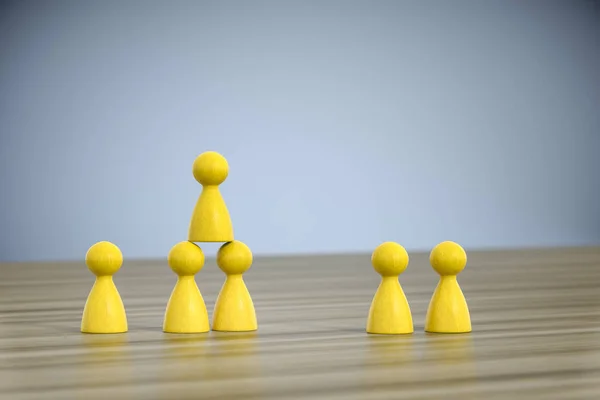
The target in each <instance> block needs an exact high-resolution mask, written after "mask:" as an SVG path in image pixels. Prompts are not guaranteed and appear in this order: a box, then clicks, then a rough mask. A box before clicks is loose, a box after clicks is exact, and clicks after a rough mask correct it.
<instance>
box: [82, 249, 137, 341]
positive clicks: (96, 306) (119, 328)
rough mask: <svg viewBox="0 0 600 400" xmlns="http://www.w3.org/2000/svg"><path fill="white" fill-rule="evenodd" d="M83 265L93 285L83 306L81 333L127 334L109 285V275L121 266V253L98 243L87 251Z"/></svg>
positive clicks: (122, 310)
mask: <svg viewBox="0 0 600 400" xmlns="http://www.w3.org/2000/svg"><path fill="white" fill-rule="evenodd" d="M85 263H86V264H87V267H88V268H89V270H90V271H92V273H93V274H94V275H96V281H95V282H94V286H92V290H91V291H90V293H89V295H88V298H87V301H86V302H85V307H84V309H83V316H82V318H81V332H83V333H123V332H127V316H126V314H125V307H124V306H123V301H122V300H121V296H120V295H119V291H118V290H117V287H116V286H115V283H114V282H113V275H114V274H116V273H117V271H118V270H119V269H120V268H121V265H123V254H122V253H121V250H119V248H118V247H117V246H115V245H114V244H112V243H110V242H98V243H96V244H94V245H93V246H92V247H90V248H89V250H88V252H87V254H86V255H85Z"/></svg>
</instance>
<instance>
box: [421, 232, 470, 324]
mask: <svg viewBox="0 0 600 400" xmlns="http://www.w3.org/2000/svg"><path fill="white" fill-rule="evenodd" d="M429 262H430V263H431V266H432V267H433V269H434V270H435V271H436V272H437V273H438V274H440V281H439V283H438V285H437V287H436V288H435V292H434V293H433V296H432V298H431V302H430V303H429V308H428V309H427V317H426V319H425V331H426V332H435V333H467V332H471V317H470V315H469V307H468V306H467V300H466V299H465V296H464V295H463V292H462V290H461V289H460V286H459V285H458V281H457V279H456V276H457V275H458V274H459V273H460V272H461V271H462V270H463V269H464V268H465V266H466V265H467V253H465V250H464V249H463V248H462V247H461V246H460V245H458V244H457V243H454V242H449V241H446V242H442V243H440V244H438V245H437V246H435V247H434V248H433V250H432V251H431V254H430V255H429Z"/></svg>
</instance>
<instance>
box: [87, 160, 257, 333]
mask: <svg viewBox="0 0 600 400" xmlns="http://www.w3.org/2000/svg"><path fill="white" fill-rule="evenodd" d="M192 170H193V174H194V178H196V180H197V181H198V183H200V184H201V185H202V192H201V193H200V197H199V198H198V201H197V202H196V206H195V207H194V211H193V214H192V218H191V221H190V226H189V232H188V240H187V241H183V242H180V243H177V244H176V245H175V246H173V247H172V248H171V251H170V252H169V255H168V264H169V266H170V267H171V269H172V270H173V272H175V273H176V274H177V283H176V284H175V288H173V291H172V292H171V297H170V298H169V302H168V303H167V309H166V311H165V316H164V321H163V331H164V332H168V333H203V332H208V331H209V330H210V329H211V327H210V324H209V320H208V312H207V310H206V305H205V303H204V299H203V298H202V295H201V294H200V290H199V289H198V285H197V284H196V280H195V275H196V274H197V273H198V272H200V270H201V269H202V267H203V266H204V253H203V252H202V249H201V248H200V247H199V246H198V245H197V244H196V243H197V242H205V243H206V242H224V244H223V245H222V246H221V248H220V249H219V251H218V252H217V265H218V266H219V268H220V269H221V270H222V271H223V272H224V273H225V274H226V279H225V283H224V284H223V287H222V288H221V291H220V293H219V296H218V297H217V301H216V302H215V308H214V311H213V320H212V330H214V331H224V332H244V331H255V330H256V329H257V328H258V324H257V321H256V312H255V311H254V304H253V302H252V298H251V297H250V293H249V292H248V288H247V287H246V284H245V283H244V280H243V278H242V275H243V273H244V272H246V271H247V270H248V269H249V268H250V266H251V265H252V252H251V251H250V249H249V248H248V246H247V245H246V244H244V243H242V242H240V241H239V240H234V236H233V225H232V223H231V218H230V216H229V211H228V209H227V206H226V204H225V201H224V200H223V197H222V196H221V192H220V191H219V185H220V184H221V183H223V182H224V181H225V179H227V175H228V174H229V165H228V163H227V160H226V159H225V158H224V157H223V156H222V155H220V154H218V153H216V152H213V151H209V152H205V153H202V154H200V155H199V156H198V157H197V158H196V160H195V161H194V164H193V169H192ZM85 261H86V264H87V266H88V268H89V269H90V271H92V272H93V273H94V275H96V281H95V283H94V286H93V287H92V290H91V291H90V294H89V295H88V298H87V301H86V303H85V307H84V310H83V317H82V319H81V331H82V332H84V333H123V332H127V316H126V314H125V307H124V306H123V302H122V300H121V296H120V295H119V292H118V291H117V288H116V286H115V284H114V282H113V279H112V276H113V275H114V274H115V273H116V272H117V271H118V270H119V268H121V265H122V264H123V256H122V254H121V251H120V250H119V248H118V247H117V246H115V245H114V244H113V243H110V242H98V243H96V244H94V245H93V246H92V247H90V249H89V250H88V252H87V254H86V257H85Z"/></svg>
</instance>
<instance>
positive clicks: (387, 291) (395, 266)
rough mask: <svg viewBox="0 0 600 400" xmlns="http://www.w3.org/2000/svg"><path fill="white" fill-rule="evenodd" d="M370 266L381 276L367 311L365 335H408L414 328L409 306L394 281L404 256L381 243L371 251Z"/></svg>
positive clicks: (396, 247)
mask: <svg viewBox="0 0 600 400" xmlns="http://www.w3.org/2000/svg"><path fill="white" fill-rule="evenodd" d="M371 263H372V264H373V268H374V269H375V271H377V273H379V274H380V275H381V283H380V284H379V287H378V288H377V292H376V293H375V296H374V297H373V301H372V302H371V307H370V309H369V316H368V318H367V333H373V334H387V335H399V334H408V333H412V332H413V331H414V326H413V320H412V314H411V311H410V306H409V304H408V300H407V299H406V295H405V294H404V291H403V290H402V286H400V282H399V281H398V277H399V275H400V274H401V273H402V272H404V271H405V270H406V268H407V267H408V253H407V252H406V250H405V249H404V247H402V246H400V245H399V244H397V243H393V242H385V243H382V244H381V245H379V246H378V247H377V248H376V249H375V251H374V252H373V254H372V256H371Z"/></svg>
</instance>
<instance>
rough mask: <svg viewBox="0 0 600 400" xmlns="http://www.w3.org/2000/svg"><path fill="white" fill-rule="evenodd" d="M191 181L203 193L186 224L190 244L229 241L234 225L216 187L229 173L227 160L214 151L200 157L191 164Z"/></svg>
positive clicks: (231, 238) (231, 237)
mask: <svg viewBox="0 0 600 400" xmlns="http://www.w3.org/2000/svg"><path fill="white" fill-rule="evenodd" d="M192 170H193V173H194V178H196V180H197V181H198V183H200V184H201V185H202V192H201V193H200V197H199V198H198V201H197V202H196V206H195V207H194V212H193V214H192V218H191V221H190V225H189V231H188V240H189V241H190V242H231V241H232V240H233V225H232V223H231V217H230V216H229V210H228V209H227V205H226V204H225V200H223V196H221V191H220V190H219V185H221V184H222V183H223V182H225V179H227V176H228V174H229V164H228V163H227V160H226V159H225V158H224V157H223V156H222V155H220V154H219V153H216V152H214V151H207V152H205V153H202V154H200V155H199V156H198V157H197V158H196V160H195V161H194V165H193V168H192Z"/></svg>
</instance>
